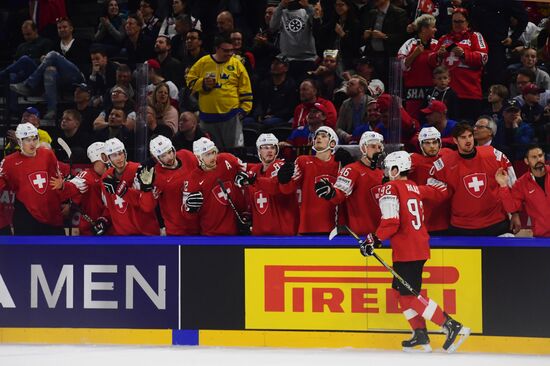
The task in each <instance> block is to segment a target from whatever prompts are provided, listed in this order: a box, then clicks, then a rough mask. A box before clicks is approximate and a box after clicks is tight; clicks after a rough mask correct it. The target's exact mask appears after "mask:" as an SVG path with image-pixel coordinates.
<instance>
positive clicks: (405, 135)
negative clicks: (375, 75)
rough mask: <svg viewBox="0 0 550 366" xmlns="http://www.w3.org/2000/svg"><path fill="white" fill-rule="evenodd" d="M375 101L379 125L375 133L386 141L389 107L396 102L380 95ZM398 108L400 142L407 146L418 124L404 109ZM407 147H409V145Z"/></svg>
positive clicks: (387, 136)
mask: <svg viewBox="0 0 550 366" xmlns="http://www.w3.org/2000/svg"><path fill="white" fill-rule="evenodd" d="M376 101H377V104H378V108H379V110H380V123H379V124H378V125H377V126H376V128H375V131H376V132H378V133H380V134H382V136H384V140H385V141H388V140H389V137H390V135H389V128H390V109H391V108H390V107H391V106H392V103H397V101H396V99H395V98H394V97H392V96H391V95H390V94H382V95H381V96H379V97H378V98H377V99H376ZM398 108H399V115H400V117H399V119H400V120H401V142H402V143H405V144H409V143H410V140H411V139H412V138H413V137H414V136H415V134H416V132H417V130H418V127H419V126H418V122H417V121H416V120H415V119H414V118H412V117H411V116H410V115H409V114H408V113H407V111H406V110H405V108H403V107H401V106H399V107H398ZM408 147H410V145H409V146H408Z"/></svg>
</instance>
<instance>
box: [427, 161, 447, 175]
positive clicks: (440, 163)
mask: <svg viewBox="0 0 550 366" xmlns="http://www.w3.org/2000/svg"><path fill="white" fill-rule="evenodd" d="M434 167H435V170H437V171H440V170H441V169H443V168H444V167H445V163H443V159H441V158H439V159H437V160H436V161H434ZM430 173H431V170H430Z"/></svg>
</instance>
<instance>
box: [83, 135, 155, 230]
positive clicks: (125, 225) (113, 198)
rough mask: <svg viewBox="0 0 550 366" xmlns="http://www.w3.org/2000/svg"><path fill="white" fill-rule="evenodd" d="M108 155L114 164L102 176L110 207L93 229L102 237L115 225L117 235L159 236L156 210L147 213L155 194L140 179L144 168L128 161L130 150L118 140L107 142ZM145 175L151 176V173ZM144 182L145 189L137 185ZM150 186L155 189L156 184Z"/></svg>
mask: <svg viewBox="0 0 550 366" xmlns="http://www.w3.org/2000/svg"><path fill="white" fill-rule="evenodd" d="M105 154H106V155H107V157H108V158H109V161H110V162H111V164H112V167H111V168H109V169H107V171H106V172H105V174H103V177H102V183H103V187H102V194H103V197H104V199H105V206H106V207H105V209H104V216H103V217H100V218H99V219H98V220H97V222H96V225H95V226H94V227H93V228H92V230H93V231H94V233H95V234H97V235H102V234H105V231H106V229H107V228H108V227H109V225H112V233H113V235H159V234H160V228H159V224H158V221H157V217H156V214H155V211H154V210H152V211H146V210H145V209H144V208H143V207H142V204H143V202H144V201H147V200H150V199H151V198H150V197H147V196H150V195H152V194H153V193H152V192H151V191H150V190H148V191H147V190H146V189H144V186H143V185H144V183H143V180H144V179H143V178H142V177H140V172H142V171H143V170H144V169H143V167H142V168H141V169H139V168H140V164H139V163H135V162H132V161H128V160H127V154H126V148H125V147H124V144H123V143H122V142H121V141H120V140H119V139H117V138H112V139H109V140H107V141H105ZM138 169H139V171H138ZM145 173H148V174H150V172H149V171H146V172H145ZM135 178H137V179H135ZM140 179H141V181H142V184H141V187H139V184H138V183H137V182H138V181H139V180H140ZM149 179H151V178H149ZM134 182H136V185H134ZM147 184H148V185H149V186H150V187H152V182H147ZM151 189H152V188H151Z"/></svg>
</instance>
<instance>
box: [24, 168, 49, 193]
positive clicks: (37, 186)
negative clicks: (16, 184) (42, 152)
mask: <svg viewBox="0 0 550 366" xmlns="http://www.w3.org/2000/svg"><path fill="white" fill-rule="evenodd" d="M48 181H49V178H48V172H46V171H40V172H34V173H31V174H29V182H30V183H31V185H32V187H33V188H34V190H35V191H36V192H37V193H38V194H44V193H46V190H47V189H48Z"/></svg>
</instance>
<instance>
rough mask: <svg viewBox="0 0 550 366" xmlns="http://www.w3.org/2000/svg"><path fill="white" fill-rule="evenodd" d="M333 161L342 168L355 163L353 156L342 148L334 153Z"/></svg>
mask: <svg viewBox="0 0 550 366" xmlns="http://www.w3.org/2000/svg"><path fill="white" fill-rule="evenodd" d="M334 160H336V161H337V162H339V163H340V164H341V166H343V167H344V166H346V165H348V164H351V163H353V162H354V161H355V159H354V158H353V156H351V154H350V152H349V151H347V150H346V149H342V148H340V149H338V150H336V151H335V152H334Z"/></svg>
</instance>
